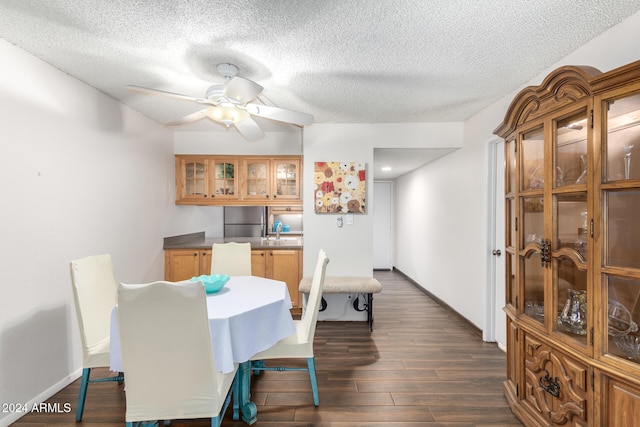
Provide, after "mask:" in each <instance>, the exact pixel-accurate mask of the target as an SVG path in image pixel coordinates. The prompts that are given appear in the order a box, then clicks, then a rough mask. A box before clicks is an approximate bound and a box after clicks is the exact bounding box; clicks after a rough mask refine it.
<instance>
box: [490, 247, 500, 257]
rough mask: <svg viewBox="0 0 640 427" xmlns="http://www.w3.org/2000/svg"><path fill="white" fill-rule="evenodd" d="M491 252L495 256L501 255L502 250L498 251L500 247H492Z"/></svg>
mask: <svg viewBox="0 0 640 427" xmlns="http://www.w3.org/2000/svg"><path fill="white" fill-rule="evenodd" d="M491 253H492V254H494V255H495V256H500V255H502V252H500V249H494V250H493V252H491Z"/></svg>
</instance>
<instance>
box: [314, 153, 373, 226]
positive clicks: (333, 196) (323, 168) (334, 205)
mask: <svg viewBox="0 0 640 427" xmlns="http://www.w3.org/2000/svg"><path fill="white" fill-rule="evenodd" d="M314 172H315V174H314V178H315V212H316V213H325V214H336V213H337V214H346V213H361V214H363V213H365V212H366V209H365V208H366V199H367V197H366V196H367V173H366V164H365V163H358V162H315V169H314Z"/></svg>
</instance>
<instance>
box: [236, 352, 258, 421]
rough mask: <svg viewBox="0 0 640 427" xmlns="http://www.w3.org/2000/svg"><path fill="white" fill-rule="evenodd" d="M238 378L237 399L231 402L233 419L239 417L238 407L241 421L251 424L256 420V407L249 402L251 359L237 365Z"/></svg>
mask: <svg viewBox="0 0 640 427" xmlns="http://www.w3.org/2000/svg"><path fill="white" fill-rule="evenodd" d="M238 380H239V383H240V384H239V385H240V387H239V388H240V390H239V393H238V394H239V395H240V396H238V397H239V398H238V401H237V402H233V419H234V420H237V419H238V418H239V415H238V408H239V409H240V412H242V421H244V422H245V423H247V424H253V423H255V422H256V421H258V409H257V408H256V404H255V403H253V402H251V401H250V400H249V399H250V398H251V361H247V362H243V363H241V364H240V366H239V367H238Z"/></svg>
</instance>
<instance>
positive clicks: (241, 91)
mask: <svg viewBox="0 0 640 427" xmlns="http://www.w3.org/2000/svg"><path fill="white" fill-rule="evenodd" d="M262 89H264V88H263V87H262V86H260V85H259V84H258V83H256V82H254V81H252V80H249V79H245V78H244V77H238V76H236V77H234V78H232V79H231V80H229V83H227V84H226V85H225V88H224V96H226V97H227V98H229V99H231V100H233V101H237V102H238V103H239V104H244V103H247V102H249V101H252V100H254V99H256V97H257V96H258V95H260V93H261V92H262Z"/></svg>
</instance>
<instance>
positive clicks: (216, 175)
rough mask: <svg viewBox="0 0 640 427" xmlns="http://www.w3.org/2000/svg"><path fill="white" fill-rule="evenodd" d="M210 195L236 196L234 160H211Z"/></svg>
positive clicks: (236, 185)
mask: <svg viewBox="0 0 640 427" xmlns="http://www.w3.org/2000/svg"><path fill="white" fill-rule="evenodd" d="M211 163H212V164H211V165H210V166H209V167H210V168H211V189H212V194H211V197H215V198H222V199H231V198H237V188H238V184H237V180H236V169H237V166H236V162H235V161H225V160H211Z"/></svg>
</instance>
